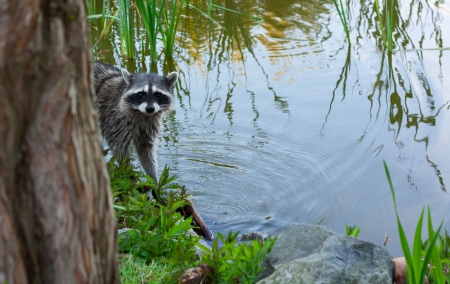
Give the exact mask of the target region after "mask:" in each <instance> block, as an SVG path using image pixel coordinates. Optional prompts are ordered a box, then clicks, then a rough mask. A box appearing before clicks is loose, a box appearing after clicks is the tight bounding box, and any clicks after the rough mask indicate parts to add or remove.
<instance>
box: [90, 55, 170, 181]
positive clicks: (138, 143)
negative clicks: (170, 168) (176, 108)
mask: <svg viewBox="0 0 450 284" xmlns="http://www.w3.org/2000/svg"><path fill="white" fill-rule="evenodd" d="M94 75H95V93H96V95H97V98H96V102H95V107H96V109H97V111H98V114H99V118H100V126H101V130H102V135H103V138H104V139H105V140H106V142H107V143H108V146H109V147H110V148H111V150H112V153H113V155H114V156H116V157H120V156H123V157H129V154H130V146H131V145H132V144H133V145H134V146H135V148H136V152H137V154H138V157H139V160H140V162H141V164H142V166H143V168H144V170H145V172H146V173H147V174H148V175H149V176H151V177H152V178H153V179H154V180H155V182H158V175H157V148H158V144H159V138H158V137H159V130H160V127H161V123H162V118H163V116H164V114H165V113H166V112H167V111H169V110H171V109H172V105H173V95H172V91H173V87H174V85H175V83H176V81H177V78H178V74H177V73H176V72H172V73H170V74H169V75H167V76H166V77H163V76H159V75H157V74H150V73H138V74H132V73H129V72H128V71H127V70H125V69H122V70H120V69H118V68H115V67H112V66H109V65H107V64H103V63H99V62H96V63H95V66H94ZM155 89H156V90H158V91H157V92H154V90H155ZM145 91H147V92H146V93H145ZM136 93H143V94H145V95H146V96H148V97H149V100H150V98H151V99H152V101H151V105H152V106H155V107H154V108H153V109H154V112H153V111H151V113H150V111H149V110H147V109H146V108H145V106H146V105H147V103H145V105H144V108H142V106H141V107H140V108H138V107H137V104H133V103H132V102H129V101H128V100H129V98H131V96H137V95H136ZM127 98H128V100H127ZM162 101H163V102H164V104H159V103H160V102H162ZM143 109H144V111H143ZM146 111H147V112H146Z"/></svg>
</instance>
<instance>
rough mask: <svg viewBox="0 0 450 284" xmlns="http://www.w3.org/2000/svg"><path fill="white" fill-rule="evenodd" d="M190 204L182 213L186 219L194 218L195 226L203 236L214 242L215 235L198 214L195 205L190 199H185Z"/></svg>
mask: <svg viewBox="0 0 450 284" xmlns="http://www.w3.org/2000/svg"><path fill="white" fill-rule="evenodd" d="M185 200H186V201H187V202H188V203H189V204H188V205H186V206H184V207H183V208H182V209H181V211H182V212H181V213H182V214H183V216H184V217H185V218H187V217H189V216H192V219H193V220H194V222H195V224H197V226H199V227H200V230H201V233H202V236H203V237H204V238H205V239H207V240H208V241H212V240H213V239H214V236H213V234H212V233H211V231H210V230H209V228H208V226H207V225H206V223H205V221H203V219H202V216H200V214H198V212H197V210H195V207H194V203H193V202H192V201H191V200H190V199H189V198H186V199H185Z"/></svg>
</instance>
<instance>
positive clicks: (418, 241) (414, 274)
mask: <svg viewBox="0 0 450 284" xmlns="http://www.w3.org/2000/svg"><path fill="white" fill-rule="evenodd" d="M383 163H384V169H385V171H386V177H387V180H388V182H389V187H390V189H391V194H392V199H393V201H394V208H395V215H396V217H397V225H398V232H399V236H400V243H401V246H402V250H403V254H404V256H405V260H406V267H407V279H408V283H411V284H422V283H424V279H425V275H426V273H427V267H428V264H429V263H430V259H431V258H433V260H435V261H436V262H435V263H434V265H435V268H436V269H435V273H436V274H439V276H437V278H439V279H442V277H445V276H443V272H442V266H441V265H440V262H439V261H437V259H435V257H436V252H437V247H436V241H437V239H438V236H439V232H440V230H441V228H442V224H443V221H442V222H441V224H440V226H439V227H438V229H437V231H436V232H435V231H434V230H433V224H432V222H431V212H430V206H429V205H428V236H429V240H430V241H429V243H428V245H427V247H426V249H425V251H424V252H422V236H421V232H422V221H423V214H424V208H422V212H421V214H420V217H419V221H418V223H417V226H416V231H415V234H414V241H413V250H412V253H411V251H410V248H409V245H408V239H407V238H406V234H405V231H404V230H403V226H402V223H401V222H400V217H399V216H398V211H397V202H396V200H395V191H394V187H393V185H392V181H391V176H390V174H389V169H388V167H387V165H386V161H383ZM422 256H424V257H423V258H422ZM438 283H445V282H438Z"/></svg>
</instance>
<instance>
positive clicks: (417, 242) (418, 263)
mask: <svg viewBox="0 0 450 284" xmlns="http://www.w3.org/2000/svg"><path fill="white" fill-rule="evenodd" d="M423 213H424V209H423V208H422V212H421V213H420V218H419V222H418V223H417V226H416V232H415V234H414V242H413V253H412V258H413V259H412V261H413V266H414V273H413V274H414V275H413V276H414V279H415V280H419V279H420V273H421V269H419V268H420V267H422V222H423ZM408 269H409V268H408ZM419 283H423V282H420V281H419Z"/></svg>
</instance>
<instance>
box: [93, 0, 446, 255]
mask: <svg viewBox="0 0 450 284" xmlns="http://www.w3.org/2000/svg"><path fill="white" fill-rule="evenodd" d="M199 3H200V4H198V3H197V4H198V7H199V8H201V9H204V11H206V10H205V5H204V3H203V2H199ZM218 4H220V5H222V6H225V7H227V8H230V9H235V10H238V11H240V12H243V13H248V14H251V15H256V16H258V17H261V18H262V20H255V19H252V18H250V17H248V16H245V15H240V14H236V13H231V12H226V11H224V10H213V14H212V17H213V18H214V19H215V20H216V21H217V22H218V23H220V24H221V25H222V26H223V27H224V28H225V29H222V28H221V27H220V26H218V25H216V24H213V23H211V22H210V21H209V20H207V19H206V18H205V17H203V16H202V15H200V14H199V13H197V12H195V11H193V10H192V9H189V10H185V11H184V12H183V14H184V16H183V18H182V19H181V23H180V26H179V29H178V37H177V41H176V50H175V51H174V54H175V55H174V57H175V58H174V61H168V63H166V64H164V60H163V59H161V61H160V62H159V63H158V64H157V66H152V65H151V64H150V59H149V55H148V52H146V51H145V50H143V48H142V46H143V45H142V40H141V39H142V35H143V34H144V32H143V30H142V29H140V28H136V35H137V38H139V40H136V49H137V56H136V59H135V60H129V59H126V57H125V56H124V55H123V53H122V51H121V49H120V40H119V31H118V28H117V26H116V25H113V27H112V29H111V33H110V34H108V35H106V36H103V38H102V39H101V40H100V41H98V42H97V40H98V38H99V35H100V26H99V25H98V26H96V25H93V29H92V32H93V33H92V34H93V35H92V39H93V42H94V44H93V46H94V56H95V57H96V58H97V59H98V60H101V61H104V62H107V63H110V64H112V65H117V66H124V67H126V68H128V69H129V70H130V71H147V70H154V69H155V68H156V69H158V70H157V71H159V73H163V72H164V73H168V71H172V70H174V69H175V67H177V68H179V69H180V79H179V82H178V84H177V87H176V90H175V111H174V112H173V113H171V114H170V115H168V116H167V118H166V120H165V124H164V131H163V134H162V139H161V148H160V151H159V163H160V168H162V167H163V166H164V164H168V165H170V167H171V169H172V173H173V174H175V175H177V176H178V181H179V182H180V183H181V184H185V185H186V186H187V188H188V189H189V191H190V192H191V193H192V194H193V195H194V196H193V200H194V201H195V204H196V207H197V209H198V211H199V212H200V214H201V215H202V217H203V218H204V219H205V221H206V222H207V223H208V225H209V226H210V229H211V230H212V231H213V232H214V233H216V232H222V233H227V232H228V231H229V230H230V229H231V230H233V231H238V230H239V231H241V232H242V233H244V232H249V231H254V230H257V231H263V232H266V233H269V234H279V233H280V232H282V231H283V229H285V228H286V227H287V226H288V224H289V223H291V222H297V223H309V224H317V223H319V222H321V224H323V225H326V226H329V227H330V228H332V229H333V230H334V231H337V232H339V233H345V225H346V224H347V225H357V226H359V227H361V233H360V238H362V239H366V240H370V241H373V242H375V243H377V244H380V245H382V244H383V242H384V241H385V238H386V236H387V237H388V238H389V242H388V243H387V245H386V248H387V249H388V250H389V252H390V253H391V255H393V256H399V255H401V254H402V252H401V248H400V245H399V239H398V234H397V224H396V219H395V212H394V206H393V202H392V198H391V194H390V191H389V188H388V183H387V180H386V175H385V172H384V168H383V162H382V161H383V159H384V160H386V162H387V164H388V166H389V169H390V173H391V176H392V179H393V184H394V188H395V190H396V197H397V203H398V209H399V214H400V218H401V220H402V222H403V225H404V228H405V231H406V234H407V235H408V236H409V237H410V239H412V237H413V233H414V230H415V226H416V224H417V220H418V218H419V214H420V211H421V209H422V208H423V206H424V205H425V204H427V203H429V204H430V205H431V210H432V215H433V220H434V224H435V225H437V224H438V223H439V222H440V221H441V220H442V219H444V218H445V217H447V215H448V212H449V209H448V208H449V204H450V196H449V194H448V193H447V187H448V184H449V179H450V164H449V163H448V160H449V158H450V132H449V131H448V126H449V125H450V113H449V106H450V103H449V102H450V50H448V49H442V48H445V47H447V48H448V47H450V34H449V33H445V32H443V31H445V30H447V29H448V28H449V24H450V4H449V3H448V2H446V1H440V2H436V4H427V2H425V1H400V4H399V5H398V7H397V10H396V11H397V12H396V14H397V16H396V19H397V20H396V21H397V24H398V26H397V29H396V31H395V34H394V37H395V47H394V48H395V49H396V50H406V51H396V52H394V53H393V54H392V55H388V54H387V53H383V52H381V51H380V49H381V48H382V45H381V38H380V36H379V32H378V28H377V26H376V25H375V22H376V21H375V19H376V13H374V11H373V3H372V4H371V3H370V2H366V1H361V2H359V3H358V2H357V1H351V2H349V3H348V4H347V9H348V10H349V11H350V12H349V16H350V29H351V41H352V45H351V46H350V47H349V45H348V44H347V42H346V40H345V34H344V30H343V27H342V25H341V22H340V20H339V17H338V15H337V12H336V10H335V8H334V5H333V3H332V2H330V1H300V3H299V1H292V0H285V1H234V0H226V1H222V2H220V3H218ZM398 15H400V17H398ZM280 38H284V39H286V38H288V39H292V40H280ZM159 48H160V49H162V45H160V46H159ZM436 48H441V49H436ZM162 58H163V56H162ZM444 227H446V228H447V229H449V228H450V221H448V220H445V221H444ZM424 236H426V234H424Z"/></svg>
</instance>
